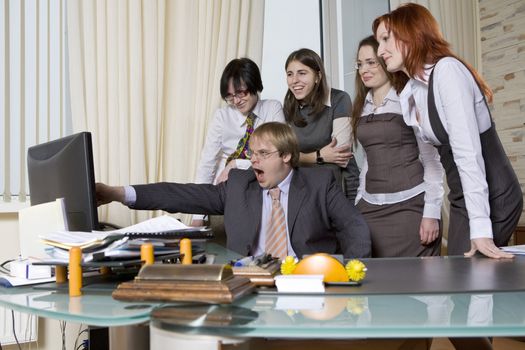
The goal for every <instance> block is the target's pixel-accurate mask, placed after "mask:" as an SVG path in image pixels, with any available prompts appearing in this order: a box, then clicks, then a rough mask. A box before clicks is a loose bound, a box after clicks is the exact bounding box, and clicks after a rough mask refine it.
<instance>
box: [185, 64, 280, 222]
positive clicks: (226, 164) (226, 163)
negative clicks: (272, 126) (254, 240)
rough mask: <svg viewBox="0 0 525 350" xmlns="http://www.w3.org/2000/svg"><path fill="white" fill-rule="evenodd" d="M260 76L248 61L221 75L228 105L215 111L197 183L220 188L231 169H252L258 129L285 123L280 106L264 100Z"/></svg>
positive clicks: (230, 66)
mask: <svg viewBox="0 0 525 350" xmlns="http://www.w3.org/2000/svg"><path fill="white" fill-rule="evenodd" d="M262 90H263V84H262V80H261V73H260V71H259V67H257V64H255V62H253V61H252V60H250V59H249V58H237V59H233V60H231V61H230V62H229V63H228V64H227V65H226V67H225V68H224V71H223V73H222V77H221V82H220V91H221V96H222V98H223V99H224V100H225V101H226V103H227V104H228V105H227V106H225V107H222V108H219V109H218V110H217V111H215V114H214V115H213V119H212V121H211V123H210V125H209V127H208V134H207V136H206V142H205V144H204V148H203V149H202V153H201V159H200V162H199V165H198V167H197V176H196V178H195V182H196V183H209V184H217V183H220V182H223V181H225V180H227V178H228V172H229V171H230V169H232V168H239V169H248V168H249V167H250V166H251V163H250V159H249V157H248V155H247V150H248V146H249V142H250V136H251V133H252V132H253V130H254V129H255V128H257V127H258V126H259V125H261V124H264V123H267V122H272V121H277V122H281V123H284V115H283V110H282V106H281V103H280V102H278V101H275V100H261V99H260V97H259V93H260V92H261V91H262ZM203 219H204V216H202V215H195V216H194V217H193V222H192V224H193V225H196V226H201V225H202V224H203Z"/></svg>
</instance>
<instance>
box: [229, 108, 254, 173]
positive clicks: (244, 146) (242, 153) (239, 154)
mask: <svg viewBox="0 0 525 350" xmlns="http://www.w3.org/2000/svg"><path fill="white" fill-rule="evenodd" d="M254 124H255V114H253V113H250V114H248V116H247V117H246V131H245V133H244V136H243V137H242V138H241V139H240V140H239V143H238V144H237V148H236V149H235V152H233V153H232V154H230V156H229V157H228V159H227V160H226V165H228V163H229V162H230V161H232V160H234V159H238V158H240V159H248V156H247V154H246V153H247V152H248V147H249V145H250V136H252V133H253V126H254Z"/></svg>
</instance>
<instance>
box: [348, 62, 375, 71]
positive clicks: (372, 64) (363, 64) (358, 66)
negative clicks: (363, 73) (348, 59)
mask: <svg viewBox="0 0 525 350" xmlns="http://www.w3.org/2000/svg"><path fill="white" fill-rule="evenodd" d="M367 66H368V68H377V66H379V61H377V60H366V61H364V62H356V63H355V66H354V68H355V69H357V70H361V69H365V68H366V67H367Z"/></svg>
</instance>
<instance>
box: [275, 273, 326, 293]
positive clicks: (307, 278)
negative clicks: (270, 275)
mask: <svg viewBox="0 0 525 350" xmlns="http://www.w3.org/2000/svg"><path fill="white" fill-rule="evenodd" d="M323 279H324V276H323V275H280V276H275V286H276V287H277V291H278V292H279V293H324V283H323Z"/></svg>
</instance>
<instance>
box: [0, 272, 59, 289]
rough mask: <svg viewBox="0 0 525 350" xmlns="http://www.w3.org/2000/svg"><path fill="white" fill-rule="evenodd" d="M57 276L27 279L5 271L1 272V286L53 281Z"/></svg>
mask: <svg viewBox="0 0 525 350" xmlns="http://www.w3.org/2000/svg"><path fill="white" fill-rule="evenodd" d="M54 280H55V277H48V278H38V279H25V278H20V277H13V276H9V275H6V274H3V273H0V286H1V287H17V286H27V285H31V284H39V283H47V282H53V281H54Z"/></svg>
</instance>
